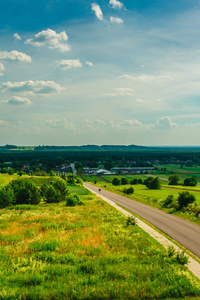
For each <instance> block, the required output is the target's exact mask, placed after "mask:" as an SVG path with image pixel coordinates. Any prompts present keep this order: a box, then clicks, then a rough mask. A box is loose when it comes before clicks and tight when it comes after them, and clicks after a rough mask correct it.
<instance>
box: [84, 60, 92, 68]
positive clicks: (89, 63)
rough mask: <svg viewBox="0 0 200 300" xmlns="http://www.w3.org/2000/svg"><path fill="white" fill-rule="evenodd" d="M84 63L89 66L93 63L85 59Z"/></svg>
mask: <svg viewBox="0 0 200 300" xmlns="http://www.w3.org/2000/svg"><path fill="white" fill-rule="evenodd" d="M85 64H86V65H88V66H90V67H93V66H94V65H93V63H92V62H91V61H86V62H85Z"/></svg>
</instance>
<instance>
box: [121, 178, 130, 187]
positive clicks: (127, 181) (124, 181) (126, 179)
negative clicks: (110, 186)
mask: <svg viewBox="0 0 200 300" xmlns="http://www.w3.org/2000/svg"><path fill="white" fill-rule="evenodd" d="M126 184H129V180H128V178H126V177H122V178H121V185H126Z"/></svg>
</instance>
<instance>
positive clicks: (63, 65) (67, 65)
mask: <svg viewBox="0 0 200 300" xmlns="http://www.w3.org/2000/svg"><path fill="white" fill-rule="evenodd" d="M58 66H59V68H60V69H61V70H67V69H71V68H78V67H79V68H80V67H82V64H81V62H80V60H79V59H63V60H61V61H59V62H58Z"/></svg>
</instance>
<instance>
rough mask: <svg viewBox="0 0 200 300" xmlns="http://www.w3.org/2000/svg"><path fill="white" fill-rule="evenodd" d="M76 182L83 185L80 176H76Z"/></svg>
mask: <svg viewBox="0 0 200 300" xmlns="http://www.w3.org/2000/svg"><path fill="white" fill-rule="evenodd" d="M76 183H79V184H81V185H83V181H82V180H81V178H79V177H77V178H76Z"/></svg>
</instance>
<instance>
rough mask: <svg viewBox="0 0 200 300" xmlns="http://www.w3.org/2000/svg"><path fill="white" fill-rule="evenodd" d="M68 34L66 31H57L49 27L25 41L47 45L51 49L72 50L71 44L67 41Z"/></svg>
mask: <svg viewBox="0 0 200 300" xmlns="http://www.w3.org/2000/svg"><path fill="white" fill-rule="evenodd" d="M67 40H68V36H67V34H66V32H65V31H63V32H61V33H56V31H54V30H51V29H47V30H43V31H41V32H39V33H37V34H36V35H35V37H34V38H32V39H28V40H27V41H26V42H25V43H26V44H30V45H33V46H35V47H41V46H47V47H48V48H49V49H58V50H59V51H61V52H66V51H69V50H70V46H69V45H68V44H67V43H66V42H67Z"/></svg>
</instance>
